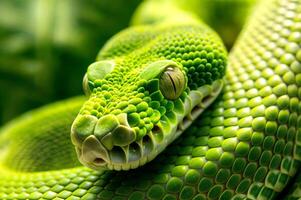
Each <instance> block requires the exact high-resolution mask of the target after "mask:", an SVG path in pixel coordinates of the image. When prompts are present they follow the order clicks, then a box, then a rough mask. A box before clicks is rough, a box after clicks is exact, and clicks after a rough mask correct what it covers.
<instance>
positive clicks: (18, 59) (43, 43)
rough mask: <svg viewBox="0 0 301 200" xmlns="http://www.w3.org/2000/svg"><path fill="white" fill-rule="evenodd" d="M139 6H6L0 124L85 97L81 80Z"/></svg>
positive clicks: (0, 5) (13, 0)
mask: <svg viewBox="0 0 301 200" xmlns="http://www.w3.org/2000/svg"><path fill="white" fill-rule="evenodd" d="M139 2H140V0H130V1H123V0H90V1H84V0H79V1H73V0H64V1H60V0H27V1H22V0H2V1H1V2H0V91H1V93H0V124H1V123H3V122H4V121H7V120H9V119H11V118H13V117H14V116H16V115H17V114H20V113H21V112H23V111H26V110H30V109H31V108H33V107H37V106H39V105H41V104H46V103H48V102H51V101H54V100H56V99H61V98H65V97H68V96H73V95H76V94H81V93H82V89H81V88H82V86H81V81H80V80H81V79H82V77H83V74H84V72H85V70H86V68H87V66H88V65H89V63H91V62H93V61H94V60H95V57H96V55H97V52H98V51H99V49H100V48H101V47H102V45H103V44H104V43H105V41H106V40H107V39H108V38H109V37H111V36H112V35H113V34H115V33H116V32H117V31H119V30H121V29H123V28H124V27H126V26H127V25H128V21H129V18H130V16H131V14H132V13H133V11H134V9H135V7H136V6H137V4H138V3H139Z"/></svg>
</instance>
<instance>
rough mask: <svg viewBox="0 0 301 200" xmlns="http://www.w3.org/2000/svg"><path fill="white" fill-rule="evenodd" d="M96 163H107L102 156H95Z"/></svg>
mask: <svg viewBox="0 0 301 200" xmlns="http://www.w3.org/2000/svg"><path fill="white" fill-rule="evenodd" d="M94 163H95V164H97V165H102V164H104V163H105V161H104V159H102V158H95V159H94Z"/></svg>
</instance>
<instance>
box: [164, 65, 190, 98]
mask: <svg viewBox="0 0 301 200" xmlns="http://www.w3.org/2000/svg"><path fill="white" fill-rule="evenodd" d="M159 84H160V90H161V92H162V94H163V95H164V96H165V98H167V99H170V100H174V99H177V98H178V97H179V96H180V95H181V94H182V93H183V91H184V89H185V85H186V79H185V75H184V73H183V72H182V71H181V70H180V69H179V68H178V67H167V68H166V69H165V71H163V72H162V73H161V76H160V79H159Z"/></svg>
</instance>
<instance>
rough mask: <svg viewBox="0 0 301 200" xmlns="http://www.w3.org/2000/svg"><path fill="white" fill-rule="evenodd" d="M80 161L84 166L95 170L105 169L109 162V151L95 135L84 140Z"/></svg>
mask: <svg viewBox="0 0 301 200" xmlns="http://www.w3.org/2000/svg"><path fill="white" fill-rule="evenodd" d="M79 159H80V161H81V163H82V164H84V165H86V166H87V167H90V168H93V169H97V168H99V167H103V166H105V165H106V164H107V163H108V162H109V156H108V151H107V150H106V148H105V147H104V146H103V145H102V144H101V143H100V142H99V141H98V139H97V138H96V137H95V136H94V135H90V136H89V137H87V138H86V139H85V140H84V142H83V144H82V148H81V152H80V157H79Z"/></svg>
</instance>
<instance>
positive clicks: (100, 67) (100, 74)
mask: <svg viewBox="0 0 301 200" xmlns="http://www.w3.org/2000/svg"><path fill="white" fill-rule="evenodd" d="M114 67H115V63H114V61H111V60H104V61H97V62H94V63H92V64H91V65H89V67H88V69H87V73H86V74H85V76H84V79H83V89H84V93H85V94H86V95H87V96H89V95H90V94H91V88H90V85H89V82H90V83H92V84H93V82H94V81H95V80H97V79H103V78H104V77H105V76H106V75H107V74H109V73H110V72H112V71H113V69H114Z"/></svg>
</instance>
